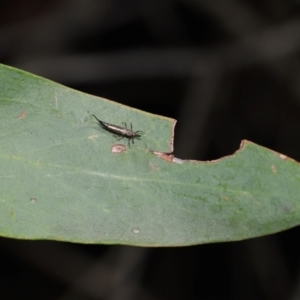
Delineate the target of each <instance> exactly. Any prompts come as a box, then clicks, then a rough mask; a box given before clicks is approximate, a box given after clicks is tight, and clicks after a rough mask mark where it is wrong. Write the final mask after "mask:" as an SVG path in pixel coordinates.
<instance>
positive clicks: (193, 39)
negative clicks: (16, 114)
mask: <svg viewBox="0 0 300 300" xmlns="http://www.w3.org/2000/svg"><path fill="white" fill-rule="evenodd" d="M0 59H1V63H4V64H8V65H11V66H14V67H18V68H21V69H24V70H26V71H29V72H32V73H35V74H37V75H41V76H43V77H46V78H49V79H52V80H54V81H56V82H59V83H61V84H64V85H67V86H69V87H73V88H75V89H78V90H81V91H84V92H87V93H90V94H94V95H98V96H101V97H105V98H108V99H112V100H114V101H117V102H120V103H123V104H126V105H129V106H132V107H136V108H139V109H142V110H146V111H149V112H152V113H156V114H161V115H164V116H168V117H172V118H176V119H177V120H178V123H177V126H176V131H175V152H174V153H175V155H176V156H177V157H179V158H184V159H200V160H210V159H217V158H220V157H222V156H224V155H229V154H232V153H233V152H234V151H235V150H237V149H238V147H239V144H240V142H241V140H242V139H249V140H251V141H253V142H255V143H258V144H260V145H263V146H266V147H269V148H271V149H274V150H276V151H278V152H281V153H284V154H286V155H288V156H290V157H292V158H294V159H296V160H298V161H299V160H300V138H299V137H300V1H299V0H288V1H281V0H260V1H257V0H255V1H253V0H222V1H220V0H219V1H218V0H140V1H139V0H61V1H58V0H52V1H42V0H32V1H23V0H3V1H1V3H0ZM0 91H1V87H0ZM107 121H110V120H107ZM121 121H122V120H120V122H121ZM143 130H144V131H146V130H147V129H146V128H145V129H144V128H143ZM299 197H300V195H299ZM298 234H299V229H298V228H294V229H291V230H288V231H286V232H283V233H280V234H276V235H272V236H268V237H263V238H257V239H252V240H248V241H242V242H235V243H224V244H212V245H199V246H193V247H186V248H165V249H150V248H149V249H147V248H134V247H126V246H101V245H100V246H99V245H78V244H67V243H59V242H45V241H17V240H9V239H0V253H1V256H0V263H1V272H0V276H1V281H0V298H1V299H23V298H24V299H25V298H31V299H64V300H65V299H91V300H92V299H109V300H127V299H128V300H135V299H142V300H143V299H145V300H154V299H157V300H169V299H170V300H181V299H185V300H189V299H207V300H212V299H246V300H247V299H256V300H259V299H291V300H296V299H300V268H299V266H300V265H299V253H300V245H299V244H298V241H299V235H298Z"/></svg>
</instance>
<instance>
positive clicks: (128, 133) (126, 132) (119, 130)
mask: <svg viewBox="0 0 300 300" xmlns="http://www.w3.org/2000/svg"><path fill="white" fill-rule="evenodd" d="M93 116H94V117H95V119H96V120H97V121H98V122H99V124H100V125H101V126H102V127H103V128H104V129H105V130H107V131H109V132H112V133H114V134H116V135H117V136H118V137H117V139H118V140H121V139H122V138H124V137H126V138H128V146H129V147H130V141H132V143H133V144H134V139H139V138H140V137H141V135H142V134H143V131H140V130H138V131H133V130H132V124H131V123H130V129H129V128H127V124H126V123H124V122H123V123H122V125H123V126H124V127H121V126H117V125H113V124H109V123H106V122H103V121H101V120H99V119H98V118H97V117H96V116H95V115H93Z"/></svg>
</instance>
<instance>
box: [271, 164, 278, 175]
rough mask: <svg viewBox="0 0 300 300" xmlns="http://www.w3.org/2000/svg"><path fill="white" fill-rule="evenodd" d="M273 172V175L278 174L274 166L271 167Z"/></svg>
mask: <svg viewBox="0 0 300 300" xmlns="http://www.w3.org/2000/svg"><path fill="white" fill-rule="evenodd" d="M271 170H272V172H273V173H277V170H276V167H275V166H274V165H272V166H271Z"/></svg>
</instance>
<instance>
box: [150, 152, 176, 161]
mask: <svg viewBox="0 0 300 300" xmlns="http://www.w3.org/2000/svg"><path fill="white" fill-rule="evenodd" d="M151 152H152V153H153V154H155V155H156V156H158V157H160V158H161V159H163V160H166V161H171V162H173V160H174V155H173V154H168V153H164V152H158V151H151Z"/></svg>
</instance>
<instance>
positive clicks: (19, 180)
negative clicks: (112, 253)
mask: <svg viewBox="0 0 300 300" xmlns="http://www.w3.org/2000/svg"><path fill="white" fill-rule="evenodd" d="M0 80H1V88H0V90H1V93H0V128H1V139H0V187H1V188H0V235H1V236H5V237H13V238H22V239H53V240H63V241H71V242H82V243H105V244H112V243H116V244H130V245H143V246H171V245H191V244H199V243H209V242H217V241H233V240H241V239H246V238H250V237H255V236H261V235H266V234H271V233H274V232H278V231H281V230H284V229H287V228H290V227H293V226H296V225H298V224H299V223H300V201H299V195H300V168H299V164H298V163H297V162H295V161H293V160H292V159H289V158H287V157H286V156H284V155H280V154H278V153H276V152H273V151H270V150H268V149H266V148H263V147H261V146H258V145H255V144H253V143H251V142H247V141H244V143H243V145H242V147H241V149H240V150H239V151H237V152H236V153H235V154H234V155H232V156H229V157H225V158H223V159H220V160H218V161H215V162H195V161H181V160H179V159H175V158H173V157H172V156H171V155H166V154H163V152H171V151H172V133H173V127H174V125H175V121H174V120H172V119H168V118H164V117H161V116H156V115H152V114H149V113H146V112H142V111H139V110H136V109H133V108H130V107H126V106H123V105H120V104H118V103H115V102H111V101H108V100H105V99H102V98H98V97H94V96H91V95H87V94H83V93H81V92H78V91H75V90H72V89H70V88H67V87H64V86H61V85H59V84H57V83H54V82H51V81H49V80H46V79H43V78H40V77H37V76H34V75H32V74H28V73H26V72H23V71H20V70H16V69H13V68H10V67H7V66H3V65H0ZM92 114H95V115H96V116H97V117H98V118H99V119H101V120H104V121H106V122H108V123H112V124H116V125H120V124H121V122H126V123H127V124H129V123H132V124H133V130H142V131H143V132H144V134H143V135H142V137H141V139H140V140H135V143H134V144H132V145H131V146H130V148H129V147H128V145H127V141H126V140H121V141H119V142H118V141H116V139H115V138H114V137H113V135H112V133H110V132H108V131H106V130H105V129H103V128H102V127H101V126H99V124H98V122H97V121H96V120H95V119H94V117H93V116H92ZM115 144H124V146H125V147H126V148H127V149H126V151H124V152H121V153H112V149H111V147H112V146H113V145H115ZM158 151H160V152H158Z"/></svg>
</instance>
